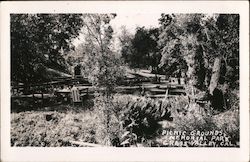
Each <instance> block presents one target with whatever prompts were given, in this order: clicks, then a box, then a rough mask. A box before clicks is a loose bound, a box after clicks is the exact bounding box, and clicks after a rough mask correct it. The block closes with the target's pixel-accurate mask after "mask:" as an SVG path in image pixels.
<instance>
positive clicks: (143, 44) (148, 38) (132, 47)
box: [120, 27, 160, 71]
mask: <svg viewBox="0 0 250 162" xmlns="http://www.w3.org/2000/svg"><path fill="white" fill-rule="evenodd" d="M122 34H123V36H122V38H120V41H121V44H122V51H121V52H122V57H123V58H124V60H125V62H126V63H128V64H129V66H130V67H132V68H149V67H152V69H153V70H155V71H157V70H158V64H159V60H160V53H159V52H158V48H157V40H158V34H159V33H158V29H157V28H151V29H146V28H145V27H138V28H137V29H136V33H135V35H134V37H132V36H130V35H128V34H127V32H125V31H124V32H123V33H122Z"/></svg>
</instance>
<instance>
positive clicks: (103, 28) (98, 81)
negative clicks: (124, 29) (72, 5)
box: [82, 14, 124, 145]
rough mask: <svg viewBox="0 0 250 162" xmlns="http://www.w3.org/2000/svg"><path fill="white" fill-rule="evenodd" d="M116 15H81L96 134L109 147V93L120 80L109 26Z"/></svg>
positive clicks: (119, 66)
mask: <svg viewBox="0 0 250 162" xmlns="http://www.w3.org/2000/svg"><path fill="white" fill-rule="evenodd" d="M115 17H116V14H84V15H83V21H84V25H83V34H84V36H85V37H84V41H83V43H82V45H83V46H82V47H83V48H82V54H83V55H84V57H85V59H84V60H83V62H84V65H85V69H84V70H85V73H86V74H87V77H88V80H89V81H90V82H91V83H92V85H93V86H94V88H95V91H96V93H95V100H94V103H95V111H96V113H97V114H98V116H99V119H98V122H99V129H98V134H99V135H100V137H102V138H103V139H104V143H103V144H105V145H112V142H111V141H112V136H113V133H112V129H113V128H114V125H113V124H115V123H112V121H113V120H112V109H113V105H112V101H111V100H112V95H113V94H112V93H113V91H114V88H115V86H116V84H117V83H118V82H119V80H120V79H121V78H122V77H123V74H124V72H123V69H122V68H121V61H120V59H119V57H118V56H117V54H116V53H115V52H114V50H113V41H112V38H113V29H112V27H111V25H110V24H109V23H110V21H111V20H112V19H114V18H115Z"/></svg>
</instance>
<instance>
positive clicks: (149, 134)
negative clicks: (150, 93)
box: [113, 96, 172, 144]
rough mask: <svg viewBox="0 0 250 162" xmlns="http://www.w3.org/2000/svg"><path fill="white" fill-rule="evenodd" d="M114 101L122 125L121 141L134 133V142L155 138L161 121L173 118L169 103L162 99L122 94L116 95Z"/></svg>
mask: <svg viewBox="0 0 250 162" xmlns="http://www.w3.org/2000/svg"><path fill="white" fill-rule="evenodd" d="M113 103H114V105H115V106H114V107H115V110H116V113H115V114H116V116H117V118H118V119H119V122H120V124H121V126H122V129H120V131H121V132H123V133H122V134H120V136H119V138H120V141H124V139H127V138H128V137H126V136H131V135H132V134H134V135H133V136H136V141H134V142H141V141H143V140H144V139H150V138H153V137H154V136H155V135H156V132H157V130H158V129H159V124H158V122H159V121H161V120H172V118H171V117H170V115H171V113H170V110H169V105H168V103H167V102H162V101H161V100H154V99H149V98H143V97H142V98H141V97H139V98H137V99H135V98H132V97H129V96H122V97H115V99H114V101H113ZM131 142H132V141H131ZM130 144H131V143H130Z"/></svg>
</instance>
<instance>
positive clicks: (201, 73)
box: [158, 14, 239, 91]
mask: <svg viewBox="0 0 250 162" xmlns="http://www.w3.org/2000/svg"><path fill="white" fill-rule="evenodd" d="M159 21H160V24H161V27H160V30H161V35H160V36H159V41H158V44H159V46H160V49H161V54H162V58H161V66H166V65H167V66H169V64H170V66H171V65H174V64H178V63H180V62H182V60H184V61H185V62H184V63H185V64H186V65H187V70H186V71H187V72H186V74H187V78H188V81H189V85H190V86H192V87H193V88H196V90H198V91H204V90H207V89H208V87H209V85H211V84H215V86H212V87H216V86H217V82H219V81H220V83H221V84H223V83H224V81H226V80H227V82H229V83H230V84H231V83H233V82H235V81H236V80H238V79H237V77H236V78H235V79H234V80H231V79H229V78H230V77H232V75H231V72H230V71H234V72H235V73H236V74H238V72H237V66H236V67H234V65H237V64H238V63H236V62H238V60H237V59H238V49H239V46H238V40H239V39H238V35H239V34H238V31H239V24H238V22H239V17H238V15H216V14H215V15H203V14H177V15H168V14H167V15H166V14H162V16H161V18H160V19H159ZM225 26H227V27H225ZM231 59H233V60H234V61H229V60H231ZM220 60H221V61H220ZM228 61H229V62H230V63H231V64H230V65H229V64H228ZM214 62H215V63H214ZM233 64H234V65H233ZM213 66H218V67H217V68H215V67H214V68H213ZM223 67H225V68H223ZM221 68H222V69H221ZM212 69H217V70H215V71H216V73H219V74H220V75H217V77H215V76H213V77H212V80H210V78H211V75H212ZM216 78H217V79H216ZM218 78H219V79H218ZM223 78H224V79H223ZM216 80H218V81H216ZM210 87H211V86H210ZM210 89H211V88H210Z"/></svg>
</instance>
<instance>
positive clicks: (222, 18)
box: [1, 10, 248, 149]
mask: <svg viewBox="0 0 250 162" xmlns="http://www.w3.org/2000/svg"><path fill="white" fill-rule="evenodd" d="M115 11H116V10H114V12H110V11H109V12H98V11H97V12H86V11H84V12H80V13H79V12H66V13H60V12H59V13H57V12H50V13H43V12H36V13H34V12H32V13H29V12H27V13H25V12H24V13H23V12H21V13H15V12H13V13H10V14H9V37H10V40H9V42H10V44H9V48H10V49H9V50H10V55H9V56H8V57H9V58H10V61H9V63H10V65H9V66H10V75H9V76H10V83H9V91H10V96H9V102H10V104H9V105H10V107H9V108H8V109H9V112H10V121H9V123H10V128H9V129H10V138H9V139H5V140H7V141H9V142H8V143H9V146H10V147H11V148H17V149H18V148H25V147H27V148H30V149H32V148H82V149H83V148H86V149H88V148H89V147H92V148H117V149H123V148H131V147H133V148H138V149H139V148H157V147H159V148H169V149H171V148H186V149H187V148H207V149H212V148H227V149H230V148H234V149H239V148H241V147H242V146H241V144H242V143H241V142H240V141H241V140H242V139H241V137H242V136H241V131H242V130H241V124H242V122H240V119H241V115H242V113H240V110H242V109H246V110H247V109H248V107H240V101H241V97H242V96H241V95H240V87H241V86H242V85H241V79H240V78H241V76H240V74H241V73H240V70H242V69H241V68H240V67H241V65H240V56H241V55H240V32H241V31H240V29H241V25H242V23H240V22H241V18H242V17H241V15H240V14H239V13H235V12H232V13H230V12H228V13H225V12H221V13H220V12H213V13H211V12H204V13H201V12H190V13H188V12H187V13H186V12H185V13H183V12H162V10H160V11H159V12H152V13H146V12H140V11H138V12H132V13H129V12H115ZM1 61H4V60H1ZM246 88H247V89H248V86H247V87H246ZM1 94H2V95H3V93H1ZM5 109H7V107H5ZM246 113H248V111H246Z"/></svg>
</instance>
